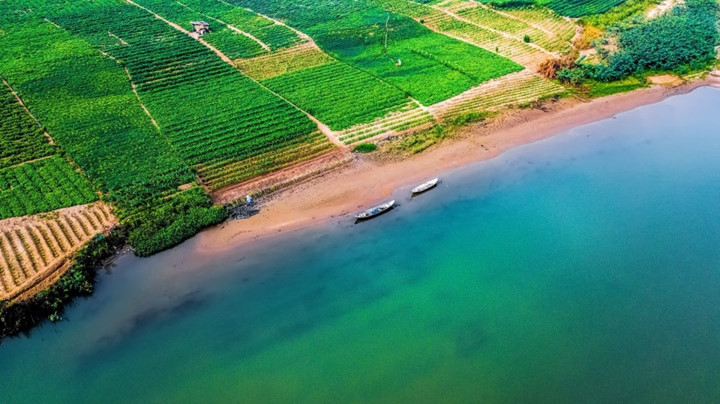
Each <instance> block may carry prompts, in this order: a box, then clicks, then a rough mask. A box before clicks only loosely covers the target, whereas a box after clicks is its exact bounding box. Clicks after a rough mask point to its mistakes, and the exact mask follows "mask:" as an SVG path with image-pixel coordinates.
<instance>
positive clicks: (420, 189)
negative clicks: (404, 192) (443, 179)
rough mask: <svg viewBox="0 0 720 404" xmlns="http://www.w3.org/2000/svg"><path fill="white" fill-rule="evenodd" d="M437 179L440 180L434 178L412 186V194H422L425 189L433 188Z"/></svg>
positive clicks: (438, 179)
mask: <svg viewBox="0 0 720 404" xmlns="http://www.w3.org/2000/svg"><path fill="white" fill-rule="evenodd" d="M438 181H440V178H435V179H432V180H430V181H428V182H425V183H422V184H420V185H418V186H416V187H415V188H413V189H412V191H411V192H412V194H413V195H417V194H422V193H423V192H425V191H429V190H431V189H433V188H435V186H436V185H437V184H438Z"/></svg>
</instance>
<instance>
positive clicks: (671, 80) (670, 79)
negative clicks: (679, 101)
mask: <svg viewBox="0 0 720 404" xmlns="http://www.w3.org/2000/svg"><path fill="white" fill-rule="evenodd" d="M647 80H648V82H650V84H655V85H659V86H666V87H677V86H681V85H683V84H685V80H683V79H681V78H680V77H678V76H675V75H672V74H661V75H657V76H649V77H648V78H647Z"/></svg>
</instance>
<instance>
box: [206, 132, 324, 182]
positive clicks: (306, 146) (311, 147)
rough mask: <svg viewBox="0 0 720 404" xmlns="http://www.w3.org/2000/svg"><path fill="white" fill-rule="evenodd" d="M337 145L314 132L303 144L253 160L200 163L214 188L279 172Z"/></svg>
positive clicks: (265, 154)
mask: <svg viewBox="0 0 720 404" xmlns="http://www.w3.org/2000/svg"><path fill="white" fill-rule="evenodd" d="M332 149H333V147H332V145H331V144H330V143H328V142H327V141H326V138H325V136H324V135H323V134H321V133H320V132H315V133H313V134H310V135H309V137H308V139H302V142H301V143H292V144H288V145H287V146H285V147H284V148H282V149H279V150H275V151H273V152H272V153H263V154H261V155H258V156H255V157H253V158H249V159H236V160H234V161H232V160H231V161H223V162H222V163H220V164H204V165H198V166H196V167H195V169H196V170H197V172H198V175H199V177H200V180H201V182H202V183H203V185H205V187H207V188H208V190H210V191H215V190H218V189H220V188H223V187H226V186H228V185H232V184H235V183H240V182H244V181H247V180H249V179H251V178H253V177H257V176H259V174H267V173H271V172H274V171H279V170H282V169H285V168H288V167H291V166H293V165H296V164H301V163H303V162H305V161H308V160H312V159H314V158H316V157H318V156H321V155H323V154H326V153H327V152H329V151H330V150H332Z"/></svg>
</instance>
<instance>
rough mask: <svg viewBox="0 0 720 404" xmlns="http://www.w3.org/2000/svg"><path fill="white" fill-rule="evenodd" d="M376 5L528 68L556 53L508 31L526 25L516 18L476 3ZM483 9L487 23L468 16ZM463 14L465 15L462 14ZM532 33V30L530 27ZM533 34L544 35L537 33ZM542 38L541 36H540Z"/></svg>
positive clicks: (391, 0)
mask: <svg viewBox="0 0 720 404" xmlns="http://www.w3.org/2000/svg"><path fill="white" fill-rule="evenodd" d="M373 2H374V3H376V4H378V5H380V6H382V7H384V8H386V9H390V10H393V11H396V12H398V13H402V14H404V15H406V16H408V17H411V18H413V19H415V20H416V21H418V22H420V23H421V24H423V25H425V26H426V27H428V28H430V29H432V30H433V31H435V32H438V33H441V34H444V35H446V36H449V37H451V38H454V39H457V40H460V41H463V42H466V43H469V44H471V45H474V46H477V47H480V48H483V49H485V50H487V51H490V52H493V53H497V54H499V55H501V56H504V57H506V58H508V59H511V60H513V61H515V62H516V63H519V64H521V65H523V66H525V67H530V68H535V67H536V66H537V65H538V64H539V63H541V62H542V61H544V60H545V59H547V58H548V57H550V56H553V55H554V54H555V53H554V52H552V51H549V50H547V49H545V48H543V47H542V46H540V45H538V44H535V43H525V41H524V36H523V35H524V34H523V35H521V34H519V33H510V32H505V31H504V30H505V29H508V27H510V26H513V25H514V26H515V27H516V29H517V26H518V25H523V24H524V23H523V22H521V21H520V20H518V19H516V18H508V17H505V16H503V15H501V14H497V13H495V12H494V11H492V10H490V9H489V8H485V7H484V6H482V5H480V4H479V3H475V2H443V3H441V4H438V5H425V4H419V3H416V2H413V1H412V0H373ZM472 10H482V11H483V12H484V13H485V17H486V20H482V19H478V18H474V17H473V16H472V15H471V16H467V15H466V13H469V12H471V11H472ZM460 13H463V14H462V15H461V14H460ZM522 28H525V29H527V30H529V31H532V30H533V28H532V27H530V26H529V25H527V24H524V27H522ZM533 32H536V33H537V32H541V31H540V30H537V29H536V30H535V31H533ZM538 36H539V35H538Z"/></svg>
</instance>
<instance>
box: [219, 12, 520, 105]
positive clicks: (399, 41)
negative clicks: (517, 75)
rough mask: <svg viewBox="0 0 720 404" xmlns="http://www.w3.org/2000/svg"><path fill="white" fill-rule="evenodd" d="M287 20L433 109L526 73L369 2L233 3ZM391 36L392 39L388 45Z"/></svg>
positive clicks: (342, 58) (344, 58) (331, 51)
mask: <svg viewBox="0 0 720 404" xmlns="http://www.w3.org/2000/svg"><path fill="white" fill-rule="evenodd" d="M229 2H230V3H233V4H237V5H239V6H242V7H247V8H250V9H253V10H256V11H258V12H260V13H262V14H264V15H268V16H270V17H273V18H277V19H279V20H282V21H285V22H286V23H287V24H289V25H290V26H293V27H295V28H297V29H299V30H300V31H302V32H304V33H306V34H308V35H310V36H311V37H312V38H313V39H314V40H315V42H316V43H317V44H318V45H319V46H320V48H322V49H323V50H324V51H325V52H327V53H328V54H330V55H331V56H333V57H335V58H337V59H339V60H340V61H342V62H345V63H347V64H350V65H351V66H353V67H355V68H357V69H360V70H362V71H364V72H367V73H369V74H371V75H373V76H375V77H376V78H378V79H381V80H383V81H386V82H387V83H389V84H391V85H393V86H395V87H397V88H399V89H400V90H402V91H403V92H405V93H407V94H409V95H410V96H411V97H413V98H415V99H417V100H418V101H420V102H421V103H423V104H426V105H430V104H434V103H436V102H439V101H442V100H445V99H447V98H449V97H452V96H454V95H457V94H460V93H461V92H463V91H465V90H468V89H470V88H471V87H473V86H476V85H478V84H480V83H482V82H484V81H487V80H490V79H493V78H496V77H499V76H503V75H505V74H508V73H512V72H515V71H518V70H521V69H522V66H519V65H517V64H515V63H513V62H512V61H510V60H507V59H505V58H503V57H500V56H498V55H496V54H493V53H491V52H488V51H486V50H484V49H481V48H479V47H477V46H473V45H470V44H467V43H465V42H462V41H459V40H457V39H454V38H450V37H448V36H446V35H441V34H438V33H435V32H433V31H431V30H430V29H428V28H426V27H424V26H423V25H422V24H420V23H418V22H417V21H414V20H413V19H411V18H408V17H407V16H404V15H400V14H397V13H395V12H392V11H388V10H386V9H383V8H381V7H379V6H378V5H376V4H374V3H373V2H371V1H366V0H357V1H356V0H339V1H330V0H300V1H289V0H230V1H229ZM386 34H387V41H386Z"/></svg>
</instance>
